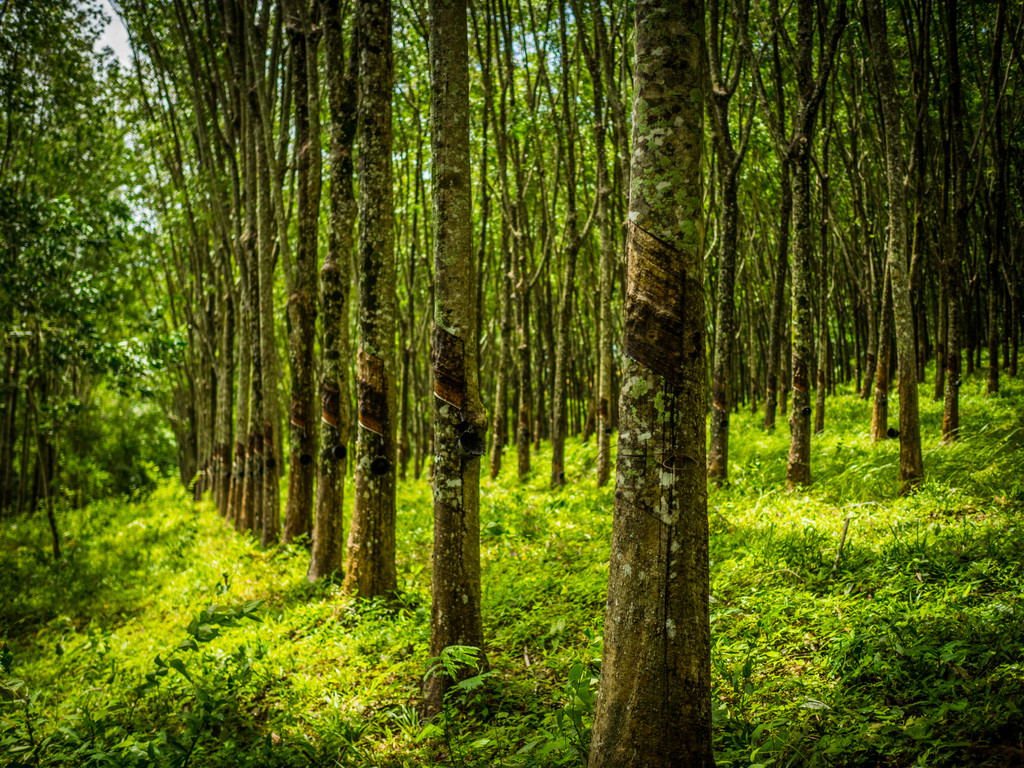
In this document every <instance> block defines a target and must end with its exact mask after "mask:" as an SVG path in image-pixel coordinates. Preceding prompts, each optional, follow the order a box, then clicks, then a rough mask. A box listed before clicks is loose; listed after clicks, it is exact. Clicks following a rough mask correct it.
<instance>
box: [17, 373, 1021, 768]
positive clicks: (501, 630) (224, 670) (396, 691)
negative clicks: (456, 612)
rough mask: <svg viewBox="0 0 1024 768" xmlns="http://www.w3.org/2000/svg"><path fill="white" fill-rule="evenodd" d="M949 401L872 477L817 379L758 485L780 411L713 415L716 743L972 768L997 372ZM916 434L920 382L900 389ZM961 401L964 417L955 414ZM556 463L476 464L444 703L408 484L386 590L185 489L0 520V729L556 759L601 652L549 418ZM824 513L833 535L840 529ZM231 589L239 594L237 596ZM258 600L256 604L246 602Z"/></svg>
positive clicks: (225, 754)
mask: <svg viewBox="0 0 1024 768" xmlns="http://www.w3.org/2000/svg"><path fill="white" fill-rule="evenodd" d="M964 389H965V392H964V400H963V406H964V412H965V420H964V423H965V425H968V427H967V428H966V429H965V431H964V433H963V434H962V439H961V440H960V441H959V442H958V443H956V444H954V445H949V446H943V445H939V444H937V443H935V442H931V443H928V444H926V454H925V462H926V468H927V471H928V480H927V482H926V483H925V484H924V486H923V487H921V488H920V489H919V490H918V491H917V492H916V493H914V494H912V495H909V496H905V497H898V496H897V488H896V481H895V472H894V470H893V463H894V462H895V461H896V450H897V448H896V446H895V443H894V442H885V443H880V444H873V443H871V442H870V441H869V440H868V437H867V433H868V427H867V425H868V421H869V419H868V415H869V404H867V403H865V402H863V401H860V400H859V399H857V398H856V397H854V396H853V395H850V394H844V395H840V396H838V397H836V398H833V399H832V400H830V410H829V413H830V421H829V424H828V428H827V430H826V432H825V433H824V434H822V435H820V436H817V437H816V438H815V440H816V441H817V443H816V445H815V446H814V450H815V453H814V455H815V456H816V457H819V461H818V463H817V464H816V484H815V485H814V486H813V487H812V488H811V489H809V490H805V491H800V492H790V491H787V490H784V489H783V486H784V471H785V470H784V468H785V446H786V438H785V435H784V434H772V435H766V434H764V433H762V432H761V431H760V429H759V427H758V426H757V419H756V418H755V417H753V416H750V415H747V414H736V415H735V416H734V418H733V423H734V425H735V429H736V431H735V433H734V435H735V437H734V440H733V454H732V461H733V465H732V466H731V467H730V476H731V477H732V478H733V479H732V484H731V485H730V486H729V487H727V488H723V489H716V490H712V492H711V497H710V503H709V509H710V524H711V545H712V605H711V611H712V613H711V620H712V630H713V642H714V646H713V658H712V662H713V678H714V681H715V691H714V715H715V738H716V742H715V748H716V760H717V763H718V765H720V766H743V768H747V767H748V766H757V765H762V766H767V765H771V766H787V765H790V766H814V765H822V766H824V765H849V766H874V765H879V764H884V765H892V766H910V765H929V766H959V765H978V766H984V765H989V766H996V765H1005V764H1008V763H1011V762H1012V760H1013V759H1015V757H1014V756H1015V755H1017V754H1018V752H1017V751H1016V750H1018V749H1019V746H1018V745H1017V744H1016V740H1017V739H1018V738H1019V733H1020V732H1021V729H1022V727H1024V712H1022V711H1021V706H1020V702H1021V701H1022V700H1024V675H1022V674H1021V669H1020V657H1021V648H1022V647H1024V632H1022V629H1021V628H1022V627H1024V621H1022V619H1024V616H1022V613H1024V600H1022V598H1024V593H1022V588H1021V583H1022V580H1021V565H1020V557H1019V552H1020V549H1021V544H1022V538H1024V531H1022V529H1021V526H1020V514H1021V510H1022V508H1024V482H1022V480H1021V477H1020V471H1019V469H1020V466H1021V465H1022V462H1024V422H1022V418H1024V417H1022V411H1021V410H1020V409H1019V408H1018V404H1019V402H1020V398H1021V396H1022V394H1024V392H1022V389H1021V385H1020V383H1019V382H1017V381H1015V380H1011V381H1008V382H1006V384H1005V387H1004V395H1003V396H1002V397H1000V398H988V399H986V398H983V397H982V396H981V394H982V389H983V383H981V382H977V381H974V380H969V381H968V382H967V383H966V384H965V388H964ZM922 407H923V409H924V413H923V417H924V419H925V423H926V425H931V427H929V426H926V428H925V434H936V433H937V429H934V428H932V427H934V426H935V422H934V420H935V419H937V418H938V415H939V409H940V407H941V405H940V404H938V403H932V402H930V401H927V400H923V401H922ZM970 425H978V426H977V427H975V428H973V429H971V428H970ZM568 454H569V455H568V464H567V466H568V475H569V480H570V484H569V485H568V486H567V487H566V488H564V489H563V490H561V491H559V492H556V493H553V494H552V493H548V492H547V488H546V479H547V478H546V476H545V474H546V473H545V472H543V471H538V472H537V473H536V474H535V475H534V476H533V477H532V478H531V479H530V481H529V482H528V483H527V484H526V485H525V486H519V485H518V484H517V483H516V481H515V479H514V477H513V475H514V471H515V467H514V466H512V467H508V470H509V472H508V474H505V475H503V476H502V477H500V478H499V480H498V481H496V482H493V483H490V482H488V481H485V484H484V493H483V495H482V498H483V507H482V510H481V519H482V521H483V523H482V546H481V551H482V557H483V574H484V600H485V603H484V618H485V630H486V637H487V647H486V649H485V650H486V654H487V660H488V663H489V668H488V669H487V670H484V671H478V672H477V674H474V675H472V676H470V677H469V678H467V679H463V680H460V681H459V682H458V683H457V684H456V685H454V686H453V687H452V689H451V693H450V694H449V697H448V699H447V701H446V705H445V708H444V711H443V712H442V714H441V715H439V716H438V717H437V718H435V719H425V718H424V717H423V716H422V715H421V714H420V713H419V711H418V709H417V707H418V703H419V698H420V695H421V687H420V686H421V680H422V677H423V675H424V673H426V672H427V671H428V670H431V668H432V667H435V665H437V664H440V665H441V666H440V668H439V669H441V670H443V669H446V668H448V669H449V670H450V672H451V673H452V674H455V673H456V671H457V668H458V667H460V666H464V665H465V664H469V663H472V662H473V660H474V659H475V658H477V657H476V655H475V653H474V651H473V649H461V648H457V649H451V650H449V651H448V652H446V654H445V655H443V656H442V657H441V658H440V659H438V660H431V659H430V658H429V653H428V647H429V573H430V570H429V553H430V536H431V519H432V513H431V507H430V491H429V488H428V487H427V486H426V484H425V483H423V482H413V481H410V482H408V483H406V484H404V485H403V486H402V488H401V499H400V507H399V508H400V512H399V533H398V550H399V563H398V566H399V574H400V576H399V581H400V588H401V594H400V595H399V596H398V598H397V599H396V600H395V601H393V602H390V603H389V602H386V601H383V600H374V601H368V602H362V603H359V602H352V601H350V600H348V599H347V598H344V597H343V596H342V595H340V594H339V592H338V586H337V584H336V583H321V584H316V585H310V584H308V583H307V582H306V580H305V569H306V557H307V555H306V552H305V550H304V549H302V548H301V547H295V548H290V547H284V548H281V549H278V550H274V551H260V550H259V549H258V548H257V547H256V546H255V543H254V542H253V541H252V540H251V539H249V538H245V537H239V536H237V535H236V534H234V533H232V532H230V531H228V530H227V529H225V527H224V525H223V523H222V522H221V521H220V519H219V518H218V517H217V515H216V513H215V512H213V510H212V509H210V508H209V507H208V506H207V505H205V504H204V505H199V506H198V507H197V506H195V505H194V504H192V503H191V502H190V501H189V500H187V499H186V498H185V496H184V493H183V492H182V491H180V490H178V489H175V488H172V487H171V486H169V485H168V486H164V487H161V489H160V490H158V491H157V492H156V493H155V494H154V495H152V496H151V497H150V498H149V499H147V500H144V501H138V502H135V503H132V504H124V503H121V502H114V501H108V502H102V503H97V504H94V505H92V506H90V507H88V508H86V509H84V510H81V511H80V512H78V513H75V515H74V516H72V518H70V519H68V520H67V521H66V522H67V530H68V537H67V542H66V545H65V548H66V551H67V552H68V557H67V562H66V563H65V564H64V565H63V566H61V567H60V568H54V567H52V566H50V565H49V564H48V563H47V562H46V557H45V537H46V533H45V530H44V529H43V528H42V521H41V520H36V519H27V520H21V521H17V522H8V523H5V526H4V528H3V529H2V534H0V552H2V555H0V558H2V561H0V584H2V585H3V586H2V593H0V596H2V599H3V609H2V611H0V614H2V615H3V617H4V625H3V627H2V628H0V632H3V633H5V635H6V638H7V639H6V646H5V647H6V650H5V651H4V653H3V656H2V660H3V669H4V671H3V678H2V679H3V683H2V688H0V698H2V699H3V701H2V702H0V754H2V755H3V756H4V757H3V759H4V760H6V761H7V762H8V763H10V764H14V765H18V764H24V765H29V764H31V765H37V764H38V765H84V764H87V762H88V761H91V764H96V765H119V766H121V765H123V766H130V765H139V766H141V765H152V766H183V765H193V766H221V765H224V766H227V765H232V766H234V765H241V766H257V765H272V766H273V765H277V766H298V765H303V766H305V765H313V766H341V765H343V766H378V767H382V766H396V767H397V766H410V767H411V766H434V765H436V766H441V765H454V766H552V765H565V766H579V765H582V764H584V758H585V754H586V750H587V747H588V740H589V734H588V729H589V727H590V723H591V720H592V712H593V705H594V695H595V693H596V689H597V678H598V676H599V670H600V659H601V652H602V638H601V632H602V623H603V622H602V618H603V606H604V591H605V585H606V581H607V573H608V572H607V552H608V548H609V534H610V530H611V494H612V492H613V491H612V490H611V489H603V490H600V491H599V490H597V489H595V488H594V486H593V480H592V479H591V478H592V474H593V473H592V469H593V465H594V462H595V459H596V448H595V446H593V445H592V444H580V443H573V444H571V445H570V446H569V450H568ZM848 517H849V518H850V524H849V530H848V534H847V538H846V541H845V544H844V545H843V548H842V552H841V553H840V552H839V539H840V535H841V532H842V529H843V526H844V521H845V520H846V518H848ZM256 601H263V602H262V603H261V604H259V605H258V607H257V602H256ZM250 619H255V620H250Z"/></svg>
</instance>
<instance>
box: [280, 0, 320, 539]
mask: <svg viewBox="0 0 1024 768" xmlns="http://www.w3.org/2000/svg"><path fill="white" fill-rule="evenodd" d="M308 2H309V0H288V2H286V3H285V11H284V12H285V15H286V24H287V28H288V37H289V39H290V40H291V50H292V89H293V92H294V99H295V152H296V170H297V177H298V178H297V182H296V183H297V190H296V192H297V194H296V203H297V205H296V210H297V213H298V225H299V226H298V229H299V241H298V244H297V247H296V249H295V268H294V277H293V279H292V291H291V294H290V295H289V296H288V363H289V367H290V370H291V407H290V408H289V426H290V429H289V430H288V433H289V455H288V503H287V505H286V507H285V520H284V540H285V541H292V540H293V539H295V538H297V537H299V536H303V535H307V536H308V535H309V534H310V533H312V528H313V480H314V478H315V477H316V474H317V466H318V465H317V463H316V455H317V422H318V419H317V418H316V411H315V406H314V385H313V346H314V342H315V340H316V339H315V335H316V312H317V298H316V269H317V233H318V232H317V230H318V226H319V220H320V190H321V182H320V166H321V161H320V85H319V83H320V78H319V76H318V71H319V70H318V56H317V52H318V50H319V47H320V32H319V31H313V30H312V29H311V26H312V25H311V23H310V19H309V11H308V9H307V7H306V4H307V3H308ZM279 226H280V227H286V226H287V224H286V223H285V222H284V221H282V222H279ZM284 236H285V237H286V236H287V235H286V234H285V235H284ZM285 268H288V265H285Z"/></svg>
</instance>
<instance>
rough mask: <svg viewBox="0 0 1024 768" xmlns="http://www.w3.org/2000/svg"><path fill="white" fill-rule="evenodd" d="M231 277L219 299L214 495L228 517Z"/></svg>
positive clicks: (232, 392) (232, 321) (232, 364)
mask: <svg viewBox="0 0 1024 768" xmlns="http://www.w3.org/2000/svg"><path fill="white" fill-rule="evenodd" d="M230 280H231V275H230V273H226V274H225V275H224V288H223V291H222V292H221V295H220V296H219V301H218V304H219V305H220V306H219V311H218V314H219V315H220V316H221V323H220V339H219V346H220V349H219V350H218V354H217V382H218V384H217V419H216V423H215V425H214V441H213V442H214V449H213V453H214V456H213V461H214V465H213V467H214V482H213V492H214V501H215V503H216V505H217V511H218V512H220V514H221V515H223V516H225V517H227V515H228V511H229V506H230V505H229V498H230V491H231V416H232V411H233V405H234V395H235V390H234V386H233V385H234V381H235V302H234V298H233V297H232V295H231V293H232V291H231V283H230Z"/></svg>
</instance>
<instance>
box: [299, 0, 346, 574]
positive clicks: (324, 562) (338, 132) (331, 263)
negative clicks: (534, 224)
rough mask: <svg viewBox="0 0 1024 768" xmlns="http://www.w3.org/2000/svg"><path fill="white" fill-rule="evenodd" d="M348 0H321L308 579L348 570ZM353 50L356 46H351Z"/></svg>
mask: <svg viewBox="0 0 1024 768" xmlns="http://www.w3.org/2000/svg"><path fill="white" fill-rule="evenodd" d="M340 6H341V2H340V0H321V3H320V14H321V18H322V20H323V34H324V59H325V63H326V65H327V67H326V73H327V104H328V112H329V115H330V118H329V122H328V137H329V139H328V149H329V155H328V157H329V160H328V166H329V169H328V172H329V174H330V181H331V186H330V198H329V205H330V229H329V230H328V237H327V256H326V258H325V259H324V265H323V268H322V269H321V270H320V307H321V310H322V316H323V372H322V374H321V379H320V421H321V425H320V455H319V458H318V463H317V483H316V515H315V517H314V524H313V549H312V551H311V553H310V559H309V571H308V572H307V574H306V578H308V579H309V580H310V581H315V580H316V579H318V578H321V577H323V576H328V575H332V574H337V573H341V568H342V556H343V553H344V549H345V547H344V544H345V541H344V514H343V504H344V501H345V470H346V467H347V458H348V454H347V451H348V440H349V432H350V426H351V425H350V424H349V397H350V395H349V391H350V385H349V379H348V377H349V372H348V365H347V362H346V361H347V359H348V349H349V342H348V324H349V313H348V298H349V284H350V282H351V281H350V275H349V265H350V264H351V261H352V246H353V235H354V233H355V223H356V200H355V193H354V189H353V187H352V170H353V165H352V143H353V140H354V138H355V133H356V108H357V98H356V68H357V66H358V61H357V60H356V59H355V57H354V56H352V58H351V60H350V62H349V65H348V66H347V67H346V65H345V41H344V37H343V34H342V18H341V8H340ZM349 46H350V48H349V50H350V52H351V53H352V54H354V53H355V52H356V50H357V49H356V46H355V45H354V44H353V42H352V41H350V43H349Z"/></svg>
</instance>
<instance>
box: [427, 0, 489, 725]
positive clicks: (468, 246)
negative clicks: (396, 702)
mask: <svg viewBox="0 0 1024 768" xmlns="http://www.w3.org/2000/svg"><path fill="white" fill-rule="evenodd" d="M430 15H431V18H432V19H433V23H432V24H431V25H430V85H431V87H430V94H431V99H430V144H431V172H430V183H431V193H432V197H433V209H434V211H433V215H434V233H435V236H434V331H433V350H432V354H431V362H432V365H433V372H434V397H433V418H434V477H433V483H432V485H433V489H434V556H433V560H432V562H433V578H432V580H431V593H432V601H431V611H430V654H431V656H434V657H436V656H439V655H440V654H441V652H442V651H443V650H444V649H445V648H447V647H449V646H453V645H463V646H474V647H477V648H479V647H481V646H482V645H483V622H482V620H481V617H480V457H481V456H482V455H483V453H484V433H485V432H486V430H487V417H486V414H485V413H484V407H483V404H482V403H481V402H480V384H479V376H478V370H477V368H478V366H477V343H476V341H477V303H476V285H477V274H476V272H477V270H476V263H475V260H474V253H473V215H472V214H473V211H472V208H473V204H472V197H471V195H470V162H469V43H468V39H467V35H466V0H431V3H430ZM451 683H452V679H451V677H448V676H445V675H441V674H437V675H433V676H431V677H429V678H428V680H427V686H426V688H427V690H426V693H427V706H428V709H429V710H430V711H432V712H438V711H440V710H441V705H442V704H443V702H444V693H445V691H446V690H447V688H448V687H449V686H450V685H451Z"/></svg>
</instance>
